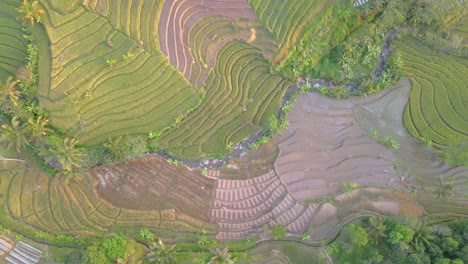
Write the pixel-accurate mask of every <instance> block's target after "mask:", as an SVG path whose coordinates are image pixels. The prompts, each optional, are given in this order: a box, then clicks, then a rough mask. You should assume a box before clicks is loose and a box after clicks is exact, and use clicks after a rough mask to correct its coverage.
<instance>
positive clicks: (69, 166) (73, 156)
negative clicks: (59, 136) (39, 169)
mask: <svg viewBox="0 0 468 264" xmlns="http://www.w3.org/2000/svg"><path fill="white" fill-rule="evenodd" d="M77 143H78V141H77V140H76V139H74V138H65V139H64V140H63V141H62V140H57V141H56V142H55V143H54V144H53V145H51V146H49V148H47V149H46V150H45V151H44V153H43V154H45V158H46V160H47V162H49V163H50V162H51V161H56V162H57V163H58V165H60V169H61V170H62V173H63V174H65V175H68V174H69V173H71V172H73V171H74V170H76V168H79V167H80V165H81V163H82V161H83V156H84V154H83V152H82V151H81V150H79V149H77V148H76V144H77Z"/></svg>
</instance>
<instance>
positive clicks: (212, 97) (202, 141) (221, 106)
mask: <svg viewBox="0 0 468 264" xmlns="http://www.w3.org/2000/svg"><path fill="white" fill-rule="evenodd" d="M290 85H291V81H290V80H288V79H286V78H284V77H282V76H281V75H279V74H271V73H270V72H269V66H268V63H267V62H266V61H265V58H264V57H263V55H262V52H261V51H260V50H259V49H258V48H256V47H254V46H252V45H249V44H247V43H245V42H241V41H236V40H235V41H231V42H229V43H227V44H226V45H225V46H224V47H223V48H222V49H221V50H220V52H219V54H218V56H217V60H216V63H215V68H214V70H213V71H212V72H211V74H210V76H209V77H208V79H207V81H206V84H205V89H206V98H205V100H204V101H203V103H202V104H201V105H200V107H198V108H197V109H196V110H195V111H194V112H193V113H192V114H191V115H189V117H188V118H186V119H184V120H183V121H182V122H181V123H180V124H179V125H178V126H177V127H176V128H175V129H174V130H169V131H168V132H166V133H164V134H163V135H162V136H161V138H160V142H161V146H162V148H163V149H164V150H167V151H168V152H169V153H170V154H171V155H174V156H176V157H183V158H188V159H203V158H207V157H210V156H213V155H219V154H220V153H227V152H228V151H229V150H230V148H229V145H232V143H234V144H235V143H237V142H239V141H241V140H242V139H244V138H246V137H248V136H249V135H250V134H252V133H255V132H258V131H259V130H260V126H261V125H262V124H264V122H265V121H266V118H267V117H268V116H270V115H273V114H276V113H277V111H278V109H279V107H280V104H281V100H282V96H283V94H284V93H285V92H286V89H287V88H289V87H290Z"/></svg>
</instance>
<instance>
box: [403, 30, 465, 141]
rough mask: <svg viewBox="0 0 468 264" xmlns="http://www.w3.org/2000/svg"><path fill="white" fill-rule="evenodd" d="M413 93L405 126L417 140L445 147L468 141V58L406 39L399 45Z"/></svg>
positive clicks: (405, 115)
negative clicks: (429, 140) (462, 140)
mask: <svg viewBox="0 0 468 264" xmlns="http://www.w3.org/2000/svg"><path fill="white" fill-rule="evenodd" d="M398 49H399V50H400V51H401V53H402V56H403V59H404V61H405V66H404V68H403V70H404V72H405V74H406V75H407V76H408V77H409V78H410V80H411V85H412V91H411V94H410V99H409V103H408V105H407V107H406V109H405V113H404V124H405V127H406V128H407V130H408V132H409V133H410V134H411V135H412V136H413V137H415V138H417V139H419V138H421V137H425V138H428V139H431V140H432V141H433V142H434V144H435V146H437V147H439V148H443V147H444V146H445V145H447V144H449V143H450V142H451V141H452V140H453V139H468V75H467V74H466V73H467V72H468V59H467V58H461V57H455V56H450V55H447V54H444V53H442V52H436V51H433V50H431V49H429V48H428V47H426V46H424V45H422V44H421V43H419V42H417V41H416V40H415V39H406V40H405V41H401V42H398Z"/></svg>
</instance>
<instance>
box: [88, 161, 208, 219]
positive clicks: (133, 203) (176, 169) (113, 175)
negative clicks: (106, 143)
mask: <svg viewBox="0 0 468 264" xmlns="http://www.w3.org/2000/svg"><path fill="white" fill-rule="evenodd" d="M90 173H91V174H92V175H93V176H94V177H95V178H96V179H97V180H98V184H97V185H96V190H97V192H98V194H99V195H100V196H101V197H103V198H104V199H106V200H108V201H109V202H110V203H111V204H113V205H114V206H116V207H119V208H127V209H133V210H139V211H146V210H149V211H151V210H170V209H173V210H176V212H180V213H184V214H188V215H190V216H191V217H193V218H197V219H201V220H203V221H206V222H209V221H210V219H209V214H208V212H209V208H210V200H211V198H212V197H213V189H214V186H215V181H214V180H211V179H209V178H207V177H204V176H202V175H201V174H200V173H197V172H195V171H193V172H192V171H190V170H188V169H187V168H185V167H182V166H173V165H170V164H168V163H167V162H166V161H165V160H164V159H162V158H157V157H154V158H146V159H140V160H136V161H131V162H128V163H119V164H116V165H103V166H99V167H96V168H93V169H92V170H91V172H90Z"/></svg>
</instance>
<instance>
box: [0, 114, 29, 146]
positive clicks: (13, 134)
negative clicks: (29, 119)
mask: <svg viewBox="0 0 468 264" xmlns="http://www.w3.org/2000/svg"><path fill="white" fill-rule="evenodd" d="M0 132H1V133H0V141H7V142H8V147H7V148H8V149H9V150H11V149H14V150H16V152H18V153H19V152H20V151H21V148H22V147H24V146H26V145H27V144H28V141H27V137H26V133H25V131H24V128H23V125H22V124H21V122H20V121H19V120H18V117H17V116H14V117H13V118H12V119H11V124H3V125H2V126H1V127H0Z"/></svg>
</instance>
